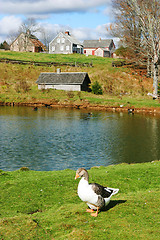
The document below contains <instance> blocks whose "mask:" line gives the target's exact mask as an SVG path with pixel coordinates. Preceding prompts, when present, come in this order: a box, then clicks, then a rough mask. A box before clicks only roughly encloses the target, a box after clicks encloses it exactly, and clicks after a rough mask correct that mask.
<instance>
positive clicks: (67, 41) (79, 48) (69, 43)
mask: <svg viewBox="0 0 160 240" xmlns="http://www.w3.org/2000/svg"><path fill="white" fill-rule="evenodd" d="M49 53H54V54H60V53H62V54H70V53H80V54H82V53H83V45H82V44H81V43H80V42H79V41H78V40H77V39H76V38H75V37H73V36H72V35H71V34H70V33H69V31H66V32H65V33H62V32H60V33H59V34H58V35H57V36H56V37H55V38H54V39H53V40H52V41H51V42H50V43H49Z"/></svg>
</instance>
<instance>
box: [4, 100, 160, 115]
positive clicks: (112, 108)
mask: <svg viewBox="0 0 160 240" xmlns="http://www.w3.org/2000/svg"><path fill="white" fill-rule="evenodd" d="M0 106H11V107H14V106H27V107H33V108H38V107H47V108H71V109H86V110H89V111H90V110H97V111H110V112H128V113H148V114H160V107H156V108H155V107H140V108H137V107H134V106H132V107H126V106H121V107H120V106H106V105H99V104H90V103H81V104H76V103H59V102H51V101H37V102H19V103H17V102H16V103H15V102H0Z"/></svg>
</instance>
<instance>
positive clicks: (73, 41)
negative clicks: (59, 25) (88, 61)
mask: <svg viewBox="0 0 160 240" xmlns="http://www.w3.org/2000/svg"><path fill="white" fill-rule="evenodd" d="M63 35H64V36H65V37H66V38H67V39H68V40H69V41H70V42H72V43H74V44H77V45H81V46H82V43H81V42H80V41H79V40H77V39H76V38H75V37H74V36H73V35H70V34H69V35H67V34H64V33H63Z"/></svg>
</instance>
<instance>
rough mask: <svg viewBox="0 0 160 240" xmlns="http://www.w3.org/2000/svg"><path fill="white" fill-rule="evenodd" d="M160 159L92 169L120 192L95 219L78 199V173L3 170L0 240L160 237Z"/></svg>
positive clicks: (93, 177) (101, 180) (92, 178)
mask: <svg viewBox="0 0 160 240" xmlns="http://www.w3.org/2000/svg"><path fill="white" fill-rule="evenodd" d="M159 172H160V161H155V162H152V163H144V164H132V165H127V164H120V165H115V166H114V165H112V166H108V167H100V168H92V169H91V170H89V174H90V182H98V183H101V184H103V185H107V186H110V187H118V188H119V189H120V191H119V193H118V194H117V195H116V196H113V197H112V201H111V202H110V205H109V206H108V207H107V209H106V210H105V211H102V212H100V213H99V215H98V217H97V218H93V217H91V216H90V214H88V213H86V212H85V209H86V207H87V205H86V204H85V203H83V202H81V200H80V199H79V198H78V196H77V185H78V182H79V180H76V181H75V180H74V176H75V171H73V170H64V171H53V172H35V171H22V170H18V171H14V172H4V171H1V172H0V181H1V184H0V239H4V240H10V239H13V240H14V239H15V240H17V239H83V240H85V239H98V238H99V239H112V240H114V239H116V240H118V239H126V240H127V239H137V240H139V239H148V240H149V239H150V240H151V239H152V240H153V239H160V238H159V235H160V220H159V214H160V207H159V199H160V190H159V189H160V178H159Z"/></svg>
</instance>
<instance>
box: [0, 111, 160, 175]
mask: <svg viewBox="0 0 160 240" xmlns="http://www.w3.org/2000/svg"><path fill="white" fill-rule="evenodd" d="M159 136H160V116H159V117H158V116H157V117H154V116H149V115H140V114H134V115H133V114H127V113H112V112H105V111H102V112H98V111H93V112H92V113H91V112H87V111H84V110H71V109H48V108H38V109H37V111H34V110H33V108H31V107H0V169H2V170H5V171H12V170H17V169H19V168H21V167H24V166H26V167H29V169H32V170H38V171H50V170H63V169H66V168H70V169H74V170H76V169H77V168H78V167H85V168H87V169H89V168H90V167H93V166H100V165H104V166H107V165H111V164H119V163H138V162H148V161H154V160H158V159H160V138H159Z"/></svg>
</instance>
